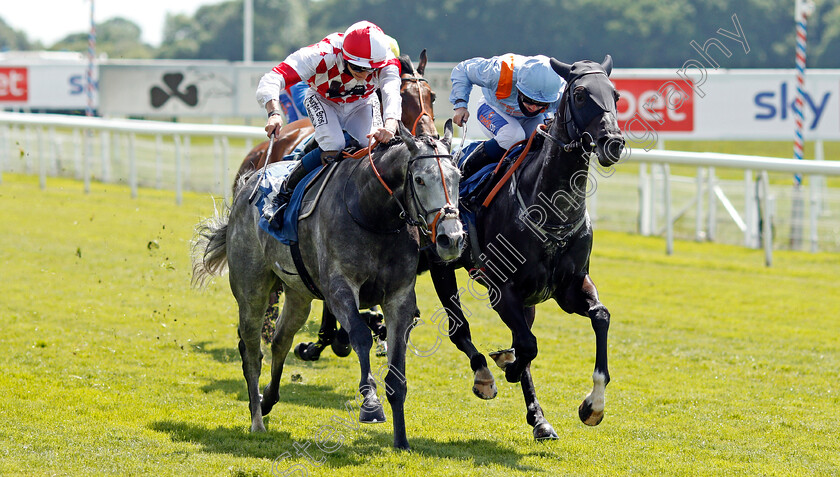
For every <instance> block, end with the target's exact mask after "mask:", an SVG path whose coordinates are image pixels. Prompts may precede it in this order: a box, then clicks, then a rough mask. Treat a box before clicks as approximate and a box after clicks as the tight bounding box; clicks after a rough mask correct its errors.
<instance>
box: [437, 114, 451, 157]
mask: <svg viewBox="0 0 840 477" xmlns="http://www.w3.org/2000/svg"><path fill="white" fill-rule="evenodd" d="M453 129H454V128H453V126H452V119H447V120H446V124H444V125H443V139H441V140H440V142H442V143H443V144H445V145H446V148H447V149H449V152H452V130H453Z"/></svg>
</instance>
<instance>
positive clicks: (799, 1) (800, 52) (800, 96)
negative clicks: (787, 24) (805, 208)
mask: <svg viewBox="0 0 840 477" xmlns="http://www.w3.org/2000/svg"><path fill="white" fill-rule="evenodd" d="M813 10H814V3H813V2H812V1H810V0H796V13H795V15H796V100H795V101H794V103H793V115H794V119H795V122H796V131H795V137H794V142H793V156H794V158H796V159H798V160H802V151H803V149H804V137H803V135H802V128H803V124H804V122H805V117H804V113H803V111H804V107H803V106H804V104H805V101H804V89H805V58H806V56H805V45H806V43H807V39H808V15H810V14H811V12H813ZM794 181H795V184H796V185H800V184H802V176H801V175H800V174H796V176H794Z"/></svg>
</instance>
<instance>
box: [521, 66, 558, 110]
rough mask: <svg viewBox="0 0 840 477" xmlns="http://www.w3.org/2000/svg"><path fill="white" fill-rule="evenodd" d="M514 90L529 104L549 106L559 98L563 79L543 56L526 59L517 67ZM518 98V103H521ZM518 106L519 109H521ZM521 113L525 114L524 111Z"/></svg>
mask: <svg viewBox="0 0 840 477" xmlns="http://www.w3.org/2000/svg"><path fill="white" fill-rule="evenodd" d="M518 69H519V72H518V75H517V78H516V89H517V90H519V92H520V93H521V94H522V95H524V96H525V97H526V98H527V99H528V100H530V101H529V102H531V103H542V104H545V105H548V104H551V103H553V102H555V101H557V99H558V98H560V89H561V88H563V79H562V78H560V75H558V74H557V73H555V72H554V70H553V69H552V68H551V64H550V63H549V60H548V58H547V57H545V56H535V57H531V58H528V60H527V61H526V62H525V64H524V65H522V66H519V67H518ZM521 99H522V98H521V97H520V103H521ZM521 106H522V105H521V104H520V108H521ZM523 113H527V111H524V109H523Z"/></svg>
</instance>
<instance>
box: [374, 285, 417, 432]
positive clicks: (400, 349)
mask: <svg viewBox="0 0 840 477" xmlns="http://www.w3.org/2000/svg"><path fill="white" fill-rule="evenodd" d="M416 309H417V298H416V296H415V294H414V289H413V288H410V289H408V290H407V291H406V292H405V294H404V299H403V300H400V301H398V303H385V304H383V311H384V312H385V317H386V318H387V319H390V321H389V322H388V327H389V329H388V337H387V340H388V369H387V374H385V372H384V371H385V370H383V369H382V368H380V369H379V372H377V375H378V376H380V377H381V376H383V375H384V381H385V392H386V395H387V397H388V403H389V404H390V405H391V412H392V415H393V419H394V447H395V448H397V449H408V448H409V445H408V436H407V435H406V431H405V398H406V395H407V393H408V386H407V384H406V377H405V352H406V347H407V346H406V343H407V341H408V334H409V333H410V328H411V323H412V322H413V320H414V312H415V310H416Z"/></svg>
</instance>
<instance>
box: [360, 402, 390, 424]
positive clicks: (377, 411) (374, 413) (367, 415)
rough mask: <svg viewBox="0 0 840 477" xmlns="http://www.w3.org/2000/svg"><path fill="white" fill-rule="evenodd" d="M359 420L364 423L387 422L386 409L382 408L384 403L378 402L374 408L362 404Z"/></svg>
mask: <svg viewBox="0 0 840 477" xmlns="http://www.w3.org/2000/svg"><path fill="white" fill-rule="evenodd" d="M359 422H361V423H362V424H381V423H383V422H385V410H384V409H382V404H381V403H378V402H377V403H376V406H373V409H369V408H368V406H362V410H361V411H359Z"/></svg>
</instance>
